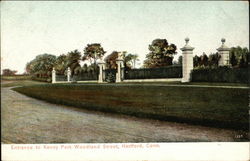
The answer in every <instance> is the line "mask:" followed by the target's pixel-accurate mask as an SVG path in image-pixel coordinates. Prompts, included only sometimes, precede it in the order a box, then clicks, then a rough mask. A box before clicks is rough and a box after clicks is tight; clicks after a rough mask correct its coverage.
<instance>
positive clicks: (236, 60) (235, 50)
mask: <svg viewBox="0 0 250 161" xmlns="http://www.w3.org/2000/svg"><path fill="white" fill-rule="evenodd" d="M229 57H230V63H231V64H232V63H233V64H232V66H237V65H238V64H239V65H240V63H244V64H241V66H242V65H243V66H245V67H247V64H248V59H249V50H248V48H246V47H240V46H237V47H232V48H231V50H230V52H229ZM241 59H242V60H241ZM231 60H232V61H233V62H231Z"/></svg>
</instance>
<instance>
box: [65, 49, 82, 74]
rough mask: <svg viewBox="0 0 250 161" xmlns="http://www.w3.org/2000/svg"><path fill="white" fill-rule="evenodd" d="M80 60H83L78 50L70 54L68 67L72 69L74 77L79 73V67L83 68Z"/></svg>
mask: <svg viewBox="0 0 250 161" xmlns="http://www.w3.org/2000/svg"><path fill="white" fill-rule="evenodd" d="M80 60H81V52H79V51H78V50H74V51H71V52H68V54H67V67H70V70H71V73H72V75H74V74H76V73H77V72H76V71H75V69H79V67H81V65H80Z"/></svg>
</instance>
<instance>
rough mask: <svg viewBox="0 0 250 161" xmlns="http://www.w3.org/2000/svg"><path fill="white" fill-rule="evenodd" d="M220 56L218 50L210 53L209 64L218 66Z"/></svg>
mask: <svg viewBox="0 0 250 161" xmlns="http://www.w3.org/2000/svg"><path fill="white" fill-rule="evenodd" d="M219 59H220V56H219V54H218V52H216V53H214V54H210V55H209V57H208V65H209V66H215V67H218V64H219Z"/></svg>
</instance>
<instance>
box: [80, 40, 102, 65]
mask: <svg viewBox="0 0 250 161" xmlns="http://www.w3.org/2000/svg"><path fill="white" fill-rule="evenodd" d="M105 53H106V51H104V49H103V47H102V46H101V44H97V43H93V44H88V45H87V46H86V47H85V49H84V51H83V58H82V60H89V61H90V63H91V64H92V63H93V62H94V64H96V61H97V59H100V58H101V57H103V56H104V54H105Z"/></svg>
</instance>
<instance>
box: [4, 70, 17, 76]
mask: <svg viewBox="0 0 250 161" xmlns="http://www.w3.org/2000/svg"><path fill="white" fill-rule="evenodd" d="M16 73H17V71H16V70H10V69H3V75H5V76H10V75H16Z"/></svg>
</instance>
